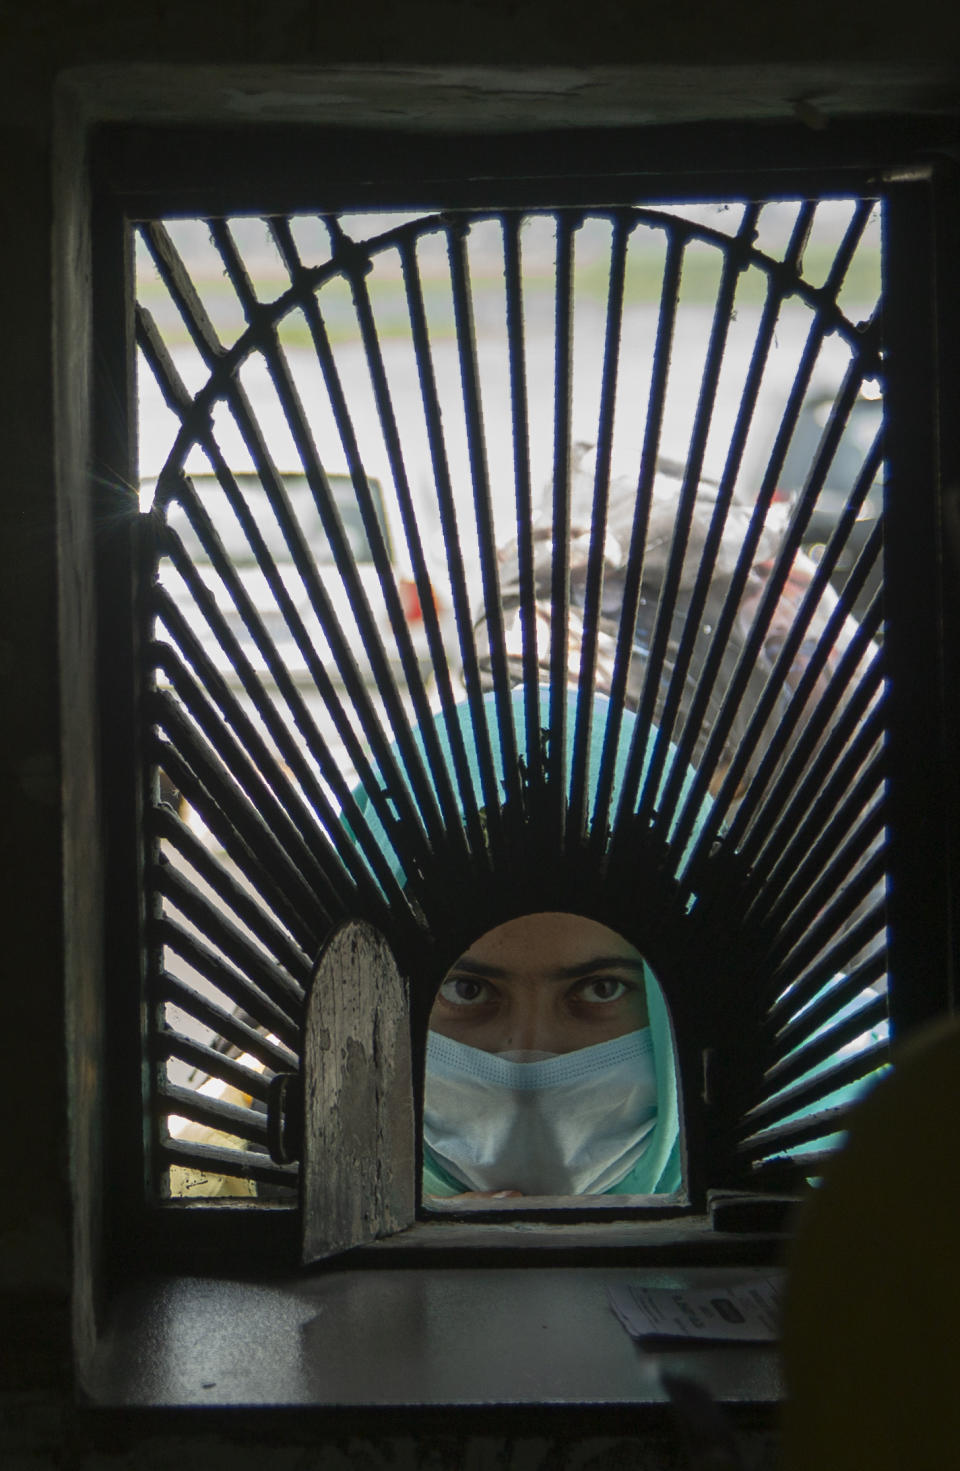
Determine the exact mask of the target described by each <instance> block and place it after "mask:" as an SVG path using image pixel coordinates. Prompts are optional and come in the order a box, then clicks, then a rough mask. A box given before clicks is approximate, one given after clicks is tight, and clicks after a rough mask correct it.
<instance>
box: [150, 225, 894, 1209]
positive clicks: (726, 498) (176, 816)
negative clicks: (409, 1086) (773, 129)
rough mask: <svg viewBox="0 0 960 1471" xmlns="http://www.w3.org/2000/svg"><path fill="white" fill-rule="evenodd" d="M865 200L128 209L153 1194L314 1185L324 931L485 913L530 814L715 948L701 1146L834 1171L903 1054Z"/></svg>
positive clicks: (756, 1166) (549, 845) (696, 948)
mask: <svg viewBox="0 0 960 1471" xmlns="http://www.w3.org/2000/svg"><path fill="white" fill-rule="evenodd" d="M878 237H879V222H878V209H877V206H876V205H875V204H874V203H873V202H871V201H830V202H819V203H818V202H815V201H814V202H809V201H794V202H783V201H780V202H775V203H767V204H762V205H761V204H748V205H744V204H742V203H732V202H731V203H726V204H715V205H711V206H704V205H697V206H688V207H670V208H662V209H659V208H657V209H655V208H647V207H642V208H641V207H636V208H626V207H624V208H603V209H597V210H595V211H586V212H585V211H583V210H577V211H570V210H565V209H557V210H549V211H547V210H536V211H531V212H526V213H525V212H520V211H509V212H501V213H489V212H487V213H476V214H473V213H468V212H458V213H456V214H446V215H445V214H432V215H420V216H414V215H403V216H401V215H393V216H383V215H381V216H376V217H374V216H360V215H353V216H350V215H346V214H344V215H340V216H339V217H336V218H335V217H332V216H316V217H310V216H306V215H303V216H289V217H271V218H267V219H262V220H260V219H253V218H242V219H228V220H220V219H211V220H181V221H173V222H160V221H156V222H149V223H146V224H143V225H141V226H139V227H138V230H137V259H138V277H137V296H138V304H137V344H138V350H139V375H138V381H139V395H140V449H141V486H142V490H141V501H142V507H143V510H144V517H143V524H144V529H145V534H147V535H149V536H150V537H152V539H153V545H154V547H155V566H156V570H157V574H158V575H157V577H156V580H155V581H154V583H153V585H152V587H151V588H150V591H149V608H148V610H147V612H148V625H149V629H150V642H149V661H150V667H151V670H152V671H153V681H152V688H151V690H150V692H149V694H148V697H147V700H146V712H145V714H146V722H147V727H148V731H149V738H148V739H149V753H148V754H149V760H150V762H151V764H152V770H153V771H154V776H155V781H154V787H153V791H154V798H153V805H152V808H151V814H150V820H151V826H150V832H149V837H150V843H149V853H148V870H147V883H148V890H149V893H150V895H151V899H152V909H151V913H152V920H151V926H152V927H151V931H150V937H151V942H152V944H151V951H150V955H151V959H150V967H149V975H148V982H147V984H148V998H147V999H148V1008H147V1010H148V1017H149V1022H148V1036H147V1047H148V1054H149V1059H150V1063H151V1078H152V1092H151V1095H150V1098H149V1100H148V1108H149V1112H150V1117H151V1120H152V1128H153V1136H154V1137H153V1158H154V1164H155V1169H154V1179H155V1185H156V1189H157V1191H158V1192H159V1193H161V1194H167V1193H171V1192H172V1193H173V1194H175V1195H186V1196H191V1195H202V1194H209V1193H211V1192H217V1191H224V1192H232V1193H240V1194H243V1193H249V1194H251V1195H254V1194H257V1193H260V1194H265V1193H266V1194H269V1193H274V1194H276V1193H278V1192H279V1195H280V1196H281V1197H282V1196H283V1195H284V1193H285V1192H291V1191H292V1187H293V1185H294V1184H295V1168H294V1167H293V1166H290V1165H279V1164H276V1163H274V1162H273V1161H272V1159H271V1157H270V1154H269V1151H268V1147H267V1146H268V1126H267V1114H266V1102H267V1098H268V1093H269V1089H270V1081H271V1078H272V1077H273V1076H274V1075H276V1074H278V1073H285V1072H290V1071H295V1070H296V1068H297V1063H298V1056H299V1050H300V1044H301V1030H300V1028H301V1019H302V1013H303V1002H304V995H305V988H306V986H307V984H308V981H309V975H310V968H311V964H312V960H313V958H314V957H315V955H316V953H317V951H318V949H319V947H320V944H321V942H322V940H323V938H324V936H325V935H326V934H327V933H328V931H329V929H330V927H331V926H332V925H333V924H334V923H335V922H336V921H337V920H339V919H340V918H342V917H345V916H347V915H350V914H364V915H366V916H368V917H371V918H373V919H374V920H375V921H376V922H377V923H378V924H380V925H381V926H382V928H383V929H384V930H385V932H386V933H387V935H388V936H389V937H390V938H391V939H392V941H393V942H394V943H395V944H396V946H397V947H398V949H399V950H400V952H401V953H404V952H405V953H412V952H411V946H414V945H415V943H416V940H417V937H418V936H421V935H422V933H423V929H424V925H425V924H426V926H427V928H430V926H431V925H433V926H435V927H443V926H444V925H448V916H449V914H450V912H451V910H453V909H456V908H457V906H458V905H459V906H460V908H461V909H462V911H463V913H462V916H459V917H458V919H457V922H456V924H455V925H452V929H453V930H457V929H459V931H461V932H463V933H466V932H469V929H470V925H471V913H470V908H469V906H470V893H471V875H472V876H474V877H476V876H477V875H481V876H482V875H483V874H484V873H487V872H490V873H494V874H496V873H497V872H500V873H501V874H510V873H511V872H513V870H514V869H515V868H516V867H517V865H519V864H520V863H521V862H526V861H527V859H528V857H529V853H526V852H525V850H522V845H520V846H518V844H517V842H516V832H515V830H514V827H513V826H512V823H513V822H514V818H512V817H511V814H516V813H517V812H522V813H524V814H526V820H527V821H528V822H529V821H533V822H534V824H535V826H536V827H537V830H538V837H537V843H536V845H535V851H537V852H543V853H550V854H551V855H554V856H556V855H559V858H558V862H559V863H562V860H563V858H564V856H565V855H566V856H569V858H570V862H571V864H574V862H575V867H576V872H577V873H578V874H581V875H582V874H583V873H584V872H588V871H589V872H592V873H595V874H596V875H597V876H598V878H597V882H598V885H599V884H602V883H603V882H606V880H607V879H609V881H610V884H611V885H612V886H613V887H614V888H615V887H616V886H617V883H619V885H620V889H621V890H622V889H623V886H624V880H623V877H622V875H621V878H620V879H619V880H617V878H616V874H614V873H613V872H612V870H611V868H610V864H611V863H612V862H613V859H612V858H611V854H612V853H614V852H615V851H616V849H617V842H618V834H621V835H622V833H623V832H624V831H626V829H627V828H629V829H630V831H631V832H632V833H637V832H640V831H641V830H642V831H643V833H644V834H645V841H646V844H647V846H646V847H645V848H644V849H643V851H644V852H647V853H648V852H651V851H654V850H655V851H656V854H657V857H656V867H657V871H658V872H659V873H660V874H661V875H663V874H664V873H666V874H668V875H669V877H670V883H671V885H672V889H671V893H672V896H673V897H672V901H671V902H672V903H673V910H674V913H675V916H676V925H677V929H676V933H677V934H682V933H685V931H684V925H685V924H686V925H687V926H688V928H690V929H691V931H692V933H693V934H694V936H695V938H694V939H692V940H691V941H690V942H689V944H688V945H687V953H688V955H694V954H696V955H700V956H701V957H703V956H708V957H712V959H711V960H710V962H709V963H710V965H711V966H712V967H713V973H712V974H710V975H708V976H704V975H702V974H701V975H700V977H699V979H697V978H696V977H695V976H694V975H693V970H695V967H693V968H691V964H690V963H689V962H688V964H687V970H686V971H683V968H682V967H681V972H682V974H683V975H686V977H687V979H686V981H681V980H675V981H673V982H671V980H670V977H669V976H668V975H666V974H665V975H664V977H663V980H664V985H665V989H666V991H667V995H668V999H669V1000H670V1001H671V1005H673V1007H674V1014H675V1019H676V1022H677V1028H678V1047H679V1049H680V1055H681V1061H683V1047H684V1039H683V1026H684V1018H685V1017H686V1018H690V1017H694V1016H697V1015H702V1016H704V1017H707V1016H715V1017H717V1018H718V1020H717V1027H718V1035H717V1037H716V1039H715V1040H716V1044H717V1050H718V1051H719V1052H720V1053H721V1054H723V1057H724V1058H726V1059H727V1061H726V1063H725V1071H724V1066H721V1073H720V1076H721V1078H722V1079H725V1081H723V1083H722V1086H721V1089H720V1096H719V1100H718V1102H717V1104H716V1114H715V1118H714V1121H713V1123H712V1124H711V1126H710V1130H712V1132H710V1131H708V1133H709V1138H710V1140H712V1144H708V1151H709V1149H710V1148H713V1149H714V1151H715V1165H714V1166H711V1164H710V1161H709V1159H708V1161H707V1164H706V1166H705V1169H706V1173H707V1176H708V1177H710V1175H711V1169H713V1170H714V1173H716V1174H717V1175H718V1178H716V1179H714V1178H710V1179H709V1183H724V1180H726V1179H731V1178H734V1177H735V1176H737V1172H738V1171H739V1172H740V1174H741V1175H749V1174H750V1173H751V1171H752V1172H757V1171H759V1172H760V1173H762V1172H763V1171H764V1170H765V1169H766V1168H768V1167H777V1168H780V1167H781V1166H782V1162H783V1160H784V1159H785V1158H793V1159H794V1160H796V1161H799V1163H798V1166H797V1167H798V1168H800V1169H801V1170H802V1171H803V1172H805V1173H809V1172H811V1171H813V1170H814V1169H815V1168H816V1161H817V1159H818V1158H819V1156H820V1154H821V1153H822V1152H823V1150H824V1149H825V1148H827V1147H829V1144H830V1142H831V1140H832V1138H833V1137H834V1136H835V1135H836V1134H837V1132H838V1130H839V1129H840V1128H842V1115H843V1107H844V1103H845V1101H846V1099H847V1097H848V1096H849V1093H850V1091H851V1085H856V1084H858V1083H859V1082H860V1080H862V1079H863V1078H865V1077H867V1076H868V1075H869V1074H870V1073H871V1072H873V1071H875V1070H876V1068H877V1067H878V1066H880V1065H881V1064H882V1062H883V1058H884V1054H885V1040H884V1039H885V1025H886V993H885V948H884V947H885V929H884V925H885V921H884V908H883V886H884V851H883V833H884V805H883V802H884V767H883V736H884V724H883V668H882V651H881V646H880V638H881V632H882V630H881V613H880V604H879V595H878V589H879V587H880V581H881V576H880V573H881V517H880V505H879V487H880V482H881V479H882V458H881V448H880V427H881V426H880V404H881V400H880V392H881V387H882V362H881V357H880V349H879V332H878V319H879V304H880V303H879V296H880V291H879V255H878ZM517 688H520V689H521V690H522V691H523V701H522V713H521V715H520V717H519V720H518V722H517V725H515V724H514V717H513V713H512V712H513V709H514V705H513V702H512V699H511V693H510V692H511V690H514V689H517ZM570 690H573V691H574V692H575V698H574V699H573V700H572V701H571V699H570V696H569V691H570ZM597 692H600V693H602V694H603V695H604V696H606V697H607V698H608V699H609V706H608V707H607V706H604V707H603V708H604V710H608V711H609V713H608V714H607V715H606V716H605V720H604V724H603V727H602V731H601V732H600V734H599V735H598V733H597V728H596V725H595V721H594V714H595V711H596V708H597V699H596V695H597ZM490 702H492V705H491V703H490ZM461 706H463V707H465V708H466V711H467V712H468V715H467V720H466V722H464V721H463V720H462V719H461V708H460V707H461ZM491 708H492V711H493V714H492V716H490V718H489V720H488V715H487V712H488V710H490V709H491ZM624 711H632V712H634V713H635V715H636V717H637V719H636V724H635V725H631V726H630V730H631V731H632V732H633V734H632V736H631V739H630V743H629V750H628V752H627V757H628V759H627V762H626V768H625V775H624V776H623V779H622V781H620V782H619V783H618V787H617V798H616V804H615V810H611V814H612V832H611V824H610V823H608V821H607V820H606V816H605V814H606V813H607V812H608V809H609V808H610V800H611V792H612V790H613V781H614V776H613V767H614V756H615V754H616V752H617V751H618V747H619V748H621V749H622V745H621V742H620V734H621V730H622V728H623V727H624V716H623V712H624ZM652 728H656V729H658V730H659V731H660V732H661V734H662V736H663V737H665V739H662V740H659V741H657V742H656V743H655V744H654V745H653V746H652V748H649V749H648V741H649V732H650V731H651V729H652ZM492 730H495V732H496V739H493V738H492V737H491V731H492ZM544 730H546V731H548V732H549V736H548V738H547V739H545V738H544V737H543V734H542V732H543V731H544ZM417 731H419V733H420V734H419V737H417V736H415V732H417ZM645 733H646V734H645ZM668 742H672V743H673V746H674V748H675V751H674V754H673V755H671V754H670V747H669V745H668ZM591 743H592V745H591ZM518 746H519V748H522V750H524V751H525V752H526V753H527V754H526V757H525V759H522V760H521V759H520V757H519V756H518ZM591 749H593V751H594V755H595V756H596V755H597V754H598V753H599V765H598V771H599V775H598V777H597V778H596V780H593V779H592V778H591V779H588V777H587V772H588V769H589V768H590V761H589V757H590V751H591ZM474 772H475V773H476V774H475V775H474ZM531 814H533V816H532V817H531ZM651 845H652V846H651ZM622 846H623V845H622V844H621V847H622ZM624 851H626V850H624ZM637 851H639V850H637ZM521 852H523V853H524V856H523V857H522V858H521V856H520V855H521ZM650 861H652V860H650ZM631 862H633V863H634V865H635V870H636V874H637V876H638V883H639V882H642V878H643V869H642V865H641V866H640V867H639V868H637V867H636V863H637V862H639V860H638V859H637V857H636V853H634V854H633V857H632V858H631ZM718 875H719V876H720V878H719V879H718V877H717V876H718ZM715 880H716V882H715ZM480 887H482V885H480ZM588 887H589V885H588ZM598 892H599V890H598ZM477 913H479V911H477ZM448 927H450V926H448ZM744 937H746V939H745V938H744ZM733 940H735V941H736V943H732V941H733ZM727 950H729V951H730V952H731V953H733V952H736V954H737V956H738V958H737V961H736V966H735V971H736V973H735V974H732V973H731V974H729V975H728V974H727V973H726V972H725V971H724V968H723V964H722V963H721V962H720V960H719V959H718V957H720V956H722V955H723V954H724V952H725V951H727ZM681 972H678V974H680V973H681ZM684 986H685V987H686V989H685V991H684V989H683V988H684ZM671 987H672V988H673V989H671ZM698 988H699V989H698ZM681 992H683V994H681ZM718 998H719V999H718ZM701 1002H702V1006H701ZM698 1008H699V1010H698ZM724 1017H726V1021H724ZM700 1040H703V1039H702V1038H701V1039H700ZM719 1176H722V1177H723V1178H719Z"/></svg>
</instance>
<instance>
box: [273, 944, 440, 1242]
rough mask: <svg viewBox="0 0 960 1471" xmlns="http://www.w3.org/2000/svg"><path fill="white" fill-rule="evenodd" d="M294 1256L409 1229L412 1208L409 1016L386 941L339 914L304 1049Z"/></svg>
mask: <svg viewBox="0 0 960 1471" xmlns="http://www.w3.org/2000/svg"><path fill="white" fill-rule="evenodd" d="M303 1088H304V1110H303V1115H304V1117H303V1161H302V1186H301V1200H302V1207H303V1260H304V1262H312V1261H316V1260H317V1259H318V1258H320V1257H327V1256H333V1255H334V1254H335V1253H337V1252H341V1251H347V1250H349V1248H350V1247H352V1246H362V1245H364V1244H365V1243H366V1242H369V1241H373V1240H375V1239H376V1238H377V1237H378V1236H390V1235H392V1234H393V1233H394V1232H396V1231H401V1230H403V1228H404V1227H405V1226H409V1225H410V1223H411V1222H412V1221H413V1219H414V1215H415V1211H416V1199H417V1191H416V1184H415V1180H414V1160H415V1157H416V1150H415V1147H414V1133H413V1130H414V1125H413V1118H414V1111H413V1085H412V1081H411V1073H410V1019H409V1009H408V1006H407V996H406V987H405V984H404V981H403V978H402V976H401V975H400V972H399V970H398V969H397V963H396V961H395V960H394V958H393V955H392V954H391V952H390V947H389V945H388V944H387V942H386V941H385V940H384V938H383V936H382V935H381V934H379V933H378V932H377V931H376V930H375V929H374V928H373V926H372V925H369V924H365V923H362V922H357V921H353V920H348V921H347V922H346V923H344V924H342V925H340V926H339V927H338V928H337V929H336V930H335V931H334V933H333V934H332V935H331V937H330V939H329V940H328V941H327V943H326V944H325V945H324V947H323V951H322V953H321V955H320V959H319V960H318V962H317V968H316V971H315V973H314V977H313V981H312V983H311V986H310V992H309V995H308V997H307V1013H306V1022H305V1028H304V1052H303Z"/></svg>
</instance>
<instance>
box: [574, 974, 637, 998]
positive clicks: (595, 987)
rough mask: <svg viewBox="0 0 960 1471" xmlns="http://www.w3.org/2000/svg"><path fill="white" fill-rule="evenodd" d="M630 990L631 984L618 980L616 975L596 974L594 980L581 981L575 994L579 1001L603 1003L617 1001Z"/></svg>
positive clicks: (631, 988)
mask: <svg viewBox="0 0 960 1471" xmlns="http://www.w3.org/2000/svg"><path fill="white" fill-rule="evenodd" d="M632 990H633V987H632V986H629V985H628V984H627V982H626V981H621V980H619V979H618V978H617V977H616V976H597V977H596V979H595V980H590V981H581V983H580V985H579V987H578V990H577V995H578V996H579V998H580V1000H581V1001H589V1002H591V1003H596V1002H600V1003H603V1002H610V1001H619V1000H620V999H621V998H622V997H624V996H626V995H627V993H628V992H629V991H632Z"/></svg>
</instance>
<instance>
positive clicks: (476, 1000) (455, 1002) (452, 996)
mask: <svg viewBox="0 0 960 1471" xmlns="http://www.w3.org/2000/svg"><path fill="white" fill-rule="evenodd" d="M490 991H491V988H490V986H489V985H488V983H487V982H486V981H480V980H477V979H476V978H475V977H474V976H450V977H448V979H447V980H445V981H444V982H443V984H442V985H441V987H440V995H441V996H442V997H443V999H444V1001H447V1002H449V1004H450V1005H451V1006H479V1005H481V1004H482V1003H483V1002H484V1001H489V1000H490Z"/></svg>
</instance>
